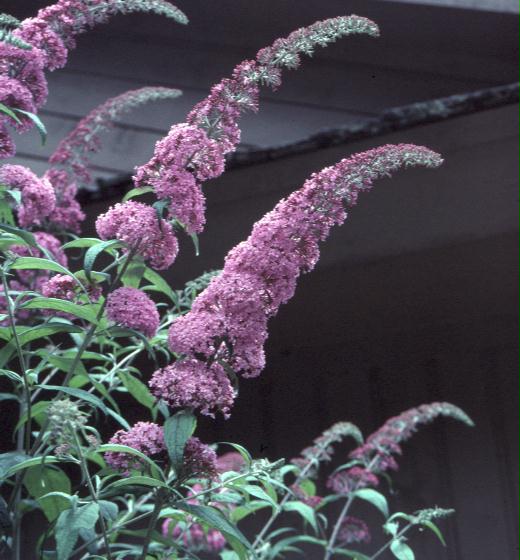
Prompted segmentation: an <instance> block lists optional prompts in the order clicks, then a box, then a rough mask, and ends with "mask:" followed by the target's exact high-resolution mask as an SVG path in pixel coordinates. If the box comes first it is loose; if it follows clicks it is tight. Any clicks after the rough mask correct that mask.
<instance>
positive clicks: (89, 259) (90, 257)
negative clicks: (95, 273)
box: [83, 239, 124, 280]
mask: <svg viewBox="0 0 520 560" xmlns="http://www.w3.org/2000/svg"><path fill="white" fill-rule="evenodd" d="M123 245H124V244H123V243H121V241H118V240H117V239H110V240H109V241H101V242H100V243H98V244H96V245H93V246H92V247H90V248H89V249H88V250H87V252H86V253H85V258H84V261H83V268H84V269H85V274H86V275H87V278H88V279H89V280H92V268H93V266H94V263H95V262H96V259H97V257H98V256H99V254H100V253H102V252H103V251H107V250H108V249H115V248H116V247H123Z"/></svg>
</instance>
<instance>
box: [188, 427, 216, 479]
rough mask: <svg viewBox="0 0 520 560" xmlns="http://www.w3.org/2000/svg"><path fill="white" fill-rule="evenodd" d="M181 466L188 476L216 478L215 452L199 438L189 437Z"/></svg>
mask: <svg viewBox="0 0 520 560" xmlns="http://www.w3.org/2000/svg"><path fill="white" fill-rule="evenodd" d="M183 468H184V469H185V471H186V473H187V474H188V475H189V476H194V477H197V476H203V477H206V478H212V479H213V478H218V469H217V454H216V453H215V451H213V449H211V447H209V446H207V445H206V444H205V443H202V442H201V441H200V439H199V438H196V437H191V438H189V439H188V441H187V442H186V446H185V448H184V464H183Z"/></svg>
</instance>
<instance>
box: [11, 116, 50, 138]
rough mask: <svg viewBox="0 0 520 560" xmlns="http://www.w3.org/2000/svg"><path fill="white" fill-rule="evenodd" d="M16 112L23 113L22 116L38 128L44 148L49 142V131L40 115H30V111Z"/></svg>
mask: <svg viewBox="0 0 520 560" xmlns="http://www.w3.org/2000/svg"><path fill="white" fill-rule="evenodd" d="M14 110H15V111H16V112H17V113H21V114H22V115H24V116H25V117H27V118H28V119H30V120H31V121H32V122H33V123H34V125H35V126H36V128H37V130H38V132H39V134H40V138H41V140H42V146H44V145H45V142H47V129H46V128H45V125H44V124H43V123H42V121H41V119H40V117H39V116H38V115H35V114H34V113H30V112H29V111H23V110H22V109H14Z"/></svg>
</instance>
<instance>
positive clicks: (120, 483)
mask: <svg viewBox="0 0 520 560" xmlns="http://www.w3.org/2000/svg"><path fill="white" fill-rule="evenodd" d="M124 486H149V487H151V488H167V489H168V490H169V489H170V487H169V486H168V485H167V484H166V483H165V482H161V481H160V480H157V479H156V478H152V477H150V476H129V477H128V478H122V479H121V480H117V481H116V482H113V483H112V484H110V485H109V486H107V487H106V489H108V488H122V487H124Z"/></svg>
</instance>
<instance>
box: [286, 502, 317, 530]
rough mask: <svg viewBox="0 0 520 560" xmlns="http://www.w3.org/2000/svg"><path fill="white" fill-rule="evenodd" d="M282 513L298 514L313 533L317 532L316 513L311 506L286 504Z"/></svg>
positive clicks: (301, 503) (294, 503)
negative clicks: (292, 512)
mask: <svg viewBox="0 0 520 560" xmlns="http://www.w3.org/2000/svg"><path fill="white" fill-rule="evenodd" d="M283 509H284V511H295V512H297V513H299V514H300V515H301V516H302V517H303V519H305V521H307V523H309V525H310V526H311V527H312V528H313V529H314V532H315V533H317V532H318V524H317V522H316V512H315V511H314V509H313V508H311V506H308V505H307V504H304V503H303V502H287V503H286V504H285V505H284V507H283Z"/></svg>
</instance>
